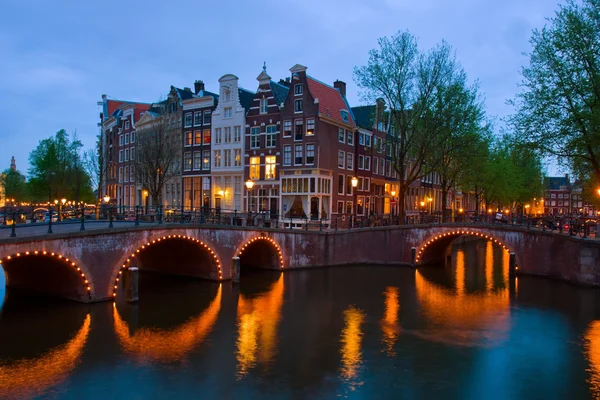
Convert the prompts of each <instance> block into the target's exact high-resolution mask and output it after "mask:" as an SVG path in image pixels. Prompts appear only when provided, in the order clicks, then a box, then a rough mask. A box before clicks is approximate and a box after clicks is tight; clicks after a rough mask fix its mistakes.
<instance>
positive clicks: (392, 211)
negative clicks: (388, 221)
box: [390, 190, 397, 217]
mask: <svg viewBox="0 0 600 400" xmlns="http://www.w3.org/2000/svg"><path fill="white" fill-rule="evenodd" d="M390 194H391V195H392V202H393V204H392V209H391V210H390V211H391V213H392V217H393V216H394V211H395V208H396V204H397V203H396V191H395V190H392V191H391V192H390Z"/></svg>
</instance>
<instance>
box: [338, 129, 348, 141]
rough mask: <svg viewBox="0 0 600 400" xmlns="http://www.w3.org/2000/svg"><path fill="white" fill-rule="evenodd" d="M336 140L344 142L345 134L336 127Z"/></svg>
mask: <svg viewBox="0 0 600 400" xmlns="http://www.w3.org/2000/svg"><path fill="white" fill-rule="evenodd" d="M338 142H340V143H346V134H345V133H344V130H343V129H342V128H339V129H338Z"/></svg>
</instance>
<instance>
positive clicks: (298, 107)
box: [294, 99, 304, 113]
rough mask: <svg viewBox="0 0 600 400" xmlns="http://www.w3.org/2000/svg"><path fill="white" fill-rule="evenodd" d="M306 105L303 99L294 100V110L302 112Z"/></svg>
mask: <svg viewBox="0 0 600 400" xmlns="http://www.w3.org/2000/svg"><path fill="white" fill-rule="evenodd" d="M303 108H304V106H303V103H302V100H301V99H298V100H294V112H297V113H301V112H302V110H303Z"/></svg>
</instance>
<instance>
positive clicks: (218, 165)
mask: <svg viewBox="0 0 600 400" xmlns="http://www.w3.org/2000/svg"><path fill="white" fill-rule="evenodd" d="M214 154H215V162H214V164H215V168H221V150H215V152H214Z"/></svg>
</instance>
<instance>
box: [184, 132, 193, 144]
mask: <svg viewBox="0 0 600 400" xmlns="http://www.w3.org/2000/svg"><path fill="white" fill-rule="evenodd" d="M185 145H186V146H191V145H192V132H186V133H185Z"/></svg>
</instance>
